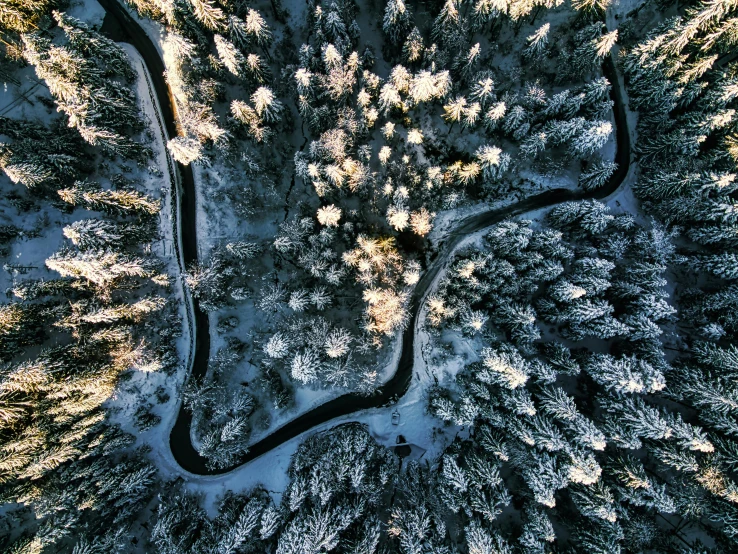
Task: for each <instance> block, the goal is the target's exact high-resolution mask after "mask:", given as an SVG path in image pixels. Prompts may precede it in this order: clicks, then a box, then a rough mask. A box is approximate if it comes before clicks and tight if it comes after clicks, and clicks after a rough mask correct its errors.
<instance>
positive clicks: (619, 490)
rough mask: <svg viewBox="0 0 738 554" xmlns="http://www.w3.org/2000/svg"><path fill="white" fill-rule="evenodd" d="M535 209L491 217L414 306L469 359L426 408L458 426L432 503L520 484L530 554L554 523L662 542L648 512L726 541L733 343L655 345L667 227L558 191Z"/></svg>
mask: <svg viewBox="0 0 738 554" xmlns="http://www.w3.org/2000/svg"><path fill="white" fill-rule="evenodd" d="M547 221H548V223H549V224H550V225H551V227H552V228H544V229H541V230H535V229H534V228H532V226H531V223H530V222H504V223H501V224H499V225H497V226H496V227H495V228H493V230H492V231H490V232H489V233H488V234H487V235H486V236H485V237H484V240H483V241H482V244H481V246H479V247H477V248H472V249H471V250H470V251H468V252H464V253H462V254H460V255H459V256H458V257H457V259H456V260H455V261H454V263H453V265H451V267H450V269H449V273H448V276H447V277H446V279H445V280H444V282H443V283H442V284H441V285H440V287H439V292H438V293H437V296H436V297H435V298H432V299H431V300H430V301H429V304H428V319H429V321H430V322H431V323H432V324H435V325H450V326H452V327H454V328H457V329H460V330H462V331H464V332H465V333H467V334H469V335H473V334H476V335H478V336H479V337H480V339H481V340H480V342H479V343H478V344H479V347H478V348H479V350H478V361H476V362H474V363H472V364H470V365H468V366H467V367H466V368H465V369H464V370H463V371H462V372H461V373H459V374H458V375H457V376H456V379H455V383H454V385H453V386H451V387H450V388H441V387H438V388H436V389H435V390H434V391H433V392H432V393H431V397H430V403H429V409H430V411H431V412H432V413H434V414H435V415H436V416H437V417H439V418H441V419H443V420H444V421H446V422H448V423H449V424H453V425H463V426H466V427H468V428H469V430H470V436H469V438H464V439H461V438H458V439H457V440H456V441H455V442H454V444H452V445H451V447H450V448H449V450H448V451H447V452H448V453H447V454H446V455H445V456H444V458H443V460H442V468H443V478H442V479H441V486H442V489H441V490H443V491H445V492H444V494H445V495H446V496H445V497H444V500H445V501H446V502H447V505H448V506H449V507H450V508H451V509H452V511H454V512H458V513H459V514H461V513H464V514H466V516H467V517H468V518H470V522H471V523H473V522H474V521H475V518H478V519H480V520H484V519H486V520H487V521H493V520H497V518H498V516H499V515H500V514H501V513H502V512H503V511H504V509H505V506H507V505H508V504H509V503H510V502H511V500H512V499H513V498H515V497H517V496H518V495H520V496H521V498H522V499H525V504H524V509H523V512H524V514H523V515H524V517H523V521H526V518H531V520H530V523H525V524H524V525H523V528H522V533H523V534H522V536H521V537H520V539H519V540H520V541H521V546H522V547H524V548H535V549H536V550H535V551H542V550H540V549H543V548H545V543H546V542H551V541H553V540H556V541H557V543H560V542H561V541H563V540H564V539H563V538H562V537H563V535H562V532H561V531H558V529H561V528H568V529H569V531H568V533H567V536H568V539H567V540H568V542H570V543H571V544H574V545H580V547H586V548H587V549H588V550H591V551H594V552H616V551H621V550H623V551H640V550H642V549H646V548H651V547H656V545H658V544H661V545H662V547H665V543H664V542H663V541H665V540H667V539H666V537H665V535H663V534H662V531H661V530H659V528H660V527H661V523H660V522H663V521H672V522H676V521H679V522H680V523H681V527H682V528H683V529H684V530H689V529H690V528H693V529H694V528H697V527H698V526H699V527H702V526H707V527H706V529H707V534H708V535H709V536H710V537H711V538H710V540H712V541H715V542H716V543H717V544H723V545H725V548H728V549H729V547H728V546H727V545H728V544H732V541H734V540H735V529H734V528H733V527H732V526H731V525H730V524H729V523H728V522H729V521H730V520H731V518H732V517H733V516H732V515H730V514H734V513H735V510H736V507H735V505H734V503H735V493H734V490H735V486H736V485H735V482H734V480H733V478H732V469H731V468H732V467H733V460H734V456H735V448H736V445H735V443H734V442H733V440H732V438H730V436H729V434H730V431H727V429H728V428H731V427H732V419H730V418H731V417H732V416H730V415H728V414H729V413H730V412H731V410H730V409H729V408H727V405H729V404H730V403H731V400H730V399H731V398H732V393H731V392H730V390H729V389H728V388H726V383H727V381H726V380H729V379H730V377H729V376H730V375H731V374H732V373H731V372H732V371H733V370H732V369H731V364H732V362H730V361H729V360H732V359H733V358H734V357H735V348H734V347H733V346H729V347H727V348H726V347H723V346H720V345H717V344H710V343H705V342H694V343H693V344H691V347H690V348H689V349H688V350H687V351H686V352H685V354H686V355H687V356H685V357H680V358H677V359H673V357H672V356H668V357H667V355H666V351H665V350H664V344H663V343H664V340H665V339H664V337H668V336H670V335H673V334H674V332H675V330H677V329H678V328H679V327H677V326H676V325H675V323H676V322H677V310H676V309H675V307H674V305H673V299H672V298H670V295H669V294H668V293H667V291H666V289H665V287H666V286H667V280H666V278H665V276H666V275H667V271H668V269H669V267H670V266H671V267H673V266H674V264H675V263H677V262H680V261H681V260H682V257H681V256H679V255H677V253H676V246H675V244H674V240H675V234H674V233H671V232H668V231H667V230H666V229H665V228H664V227H662V226H660V225H658V224H652V225H651V226H650V228H645V227H642V226H640V225H637V224H636V223H635V222H634V220H633V218H632V217H631V216H630V215H627V214H623V215H611V214H609V213H608V209H607V207H606V206H604V205H603V204H600V203H597V202H580V203H574V202H572V203H564V204H561V205H559V206H557V207H556V208H554V209H553V210H551V211H550V212H549V213H548V215H547ZM545 324H548V325H553V327H550V328H548V329H546V327H545ZM669 342H670V343H671V344H674V343H673V342H672V340H669ZM708 391H709V392H708ZM708 398H709V399H708ZM718 406H719V407H718ZM684 408H687V409H686V410H685V409H684ZM726 431H727V432H728V434H727V435H726ZM510 469H511V470H513V471H509V470H510ZM480 472H482V473H481V474H482V475H484V476H485V479H483V481H482V482H481V483H479V484H477V483H476V482H475V479H478V477H477V476H478V475H480ZM500 475H504V476H506V478H501V477H500ZM487 487H490V488H489V489H488V488H487ZM485 491H488V492H485ZM480 494H482V495H483V496H482V497H481V498H479V497H478V495H480ZM562 504H563V505H564V506H566V509H564V510H561V509H559V507H560V506H562ZM516 507H517V506H516ZM572 509H573V510H576V512H578V513H579V514H581V516H583V517H584V518H585V521H586V522H587V523H586V525H584V526H582V524H581V520H572V519H571V513H572V512H571V510H572ZM576 512H574V513H576ZM574 521H576V523H574ZM528 526H530V527H528ZM644 526H647V527H649V528H650V532H649V533H645V534H644V533H643V528H644ZM554 529H557V531H556V532H554ZM470 532H471V530H470V528H467V534H468V533H470ZM672 546H674V547H675V546H676V545H672Z"/></svg>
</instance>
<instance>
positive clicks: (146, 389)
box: [111, 43, 194, 457]
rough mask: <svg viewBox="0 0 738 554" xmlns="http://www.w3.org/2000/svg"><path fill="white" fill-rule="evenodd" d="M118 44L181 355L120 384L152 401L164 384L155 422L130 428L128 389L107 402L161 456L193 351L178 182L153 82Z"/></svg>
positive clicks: (130, 52) (136, 55)
mask: <svg viewBox="0 0 738 554" xmlns="http://www.w3.org/2000/svg"><path fill="white" fill-rule="evenodd" d="M121 46H122V47H123V48H124V49H125V51H126V53H127V54H128V56H129V57H130V59H131V65H132V66H133V68H134V69H135V71H136V74H137V76H138V78H137V80H136V96H137V98H138V102H139V106H140V109H141V113H142V115H143V117H144V120H145V121H146V123H147V126H148V130H149V131H150V133H151V136H152V137H153V140H152V141H151V142H150V143H149V147H150V148H151V149H152V151H153V153H154V155H153V159H152V164H153V165H152V167H154V168H156V170H150V171H142V172H140V173H139V175H138V176H137V177H138V180H139V182H140V186H141V190H142V191H143V192H146V193H147V194H148V195H150V196H152V197H153V198H158V199H160V201H161V211H160V212H159V233H160V237H161V240H159V241H157V242H155V243H153V244H152V252H153V253H155V254H156V255H157V257H158V258H159V259H161V260H163V261H164V262H165V264H166V265H165V270H166V273H167V274H168V275H169V276H170V277H171V296H172V299H173V301H175V302H176V303H177V306H176V309H177V311H178V313H179V317H180V320H181V321H182V335H181V336H180V337H179V338H178V339H177V351H178V352H179V356H180V360H181V363H180V364H179V366H178V368H179V369H178V371H177V373H175V374H174V375H171V376H168V375H166V374H164V373H161V372H159V373H149V372H143V371H134V374H133V377H132V378H131V379H130V380H129V381H127V382H126V385H125V389H130V390H132V391H134V390H136V391H138V394H140V396H141V397H142V398H146V399H150V401H152V402H153V399H154V391H155V390H156V389H157V388H158V387H164V389H165V391H166V393H167V394H168V395H169V401H168V402H166V403H165V404H163V405H160V406H156V405H155V407H154V409H153V410H152V411H153V412H154V413H156V414H157V415H159V416H160V417H161V418H162V420H161V423H160V424H159V425H156V426H154V427H153V428H151V429H149V430H147V431H144V432H141V431H138V430H134V429H133V419H134V418H133V413H134V411H135V409H136V407H137V404H138V402H134V401H135V400H136V399H135V398H130V397H129V395H125V394H124V395H119V396H118V397H117V398H115V399H114V400H113V401H112V402H111V405H112V406H114V407H116V408H119V409H120V411H118V412H117V413H116V415H115V419H114V420H115V421H117V422H118V423H120V424H121V426H122V427H123V428H124V429H126V430H128V431H131V432H134V434H136V435H137V436H138V437H139V441H141V442H143V443H146V444H148V445H150V446H151V447H152V449H153V451H154V456H155V457H159V456H161V455H162V453H163V452H165V454H164V455H166V456H171V453H170V451H169V432H170V431H171V429H172V426H173V425H174V422H175V420H176V418H177V413H178V411H179V404H180V400H181V396H182V391H181V388H182V384H183V382H184V380H185V379H186V372H187V371H188V370H189V367H190V360H191V359H192V356H193V355H194V352H192V326H191V325H192V323H191V322H192V320H191V317H192V316H191V310H192V307H191V299H190V297H189V294H187V293H186V291H185V288H184V283H183V281H182V278H181V276H182V273H181V263H182V262H181V260H180V259H178V256H177V252H181V251H182V249H181V245H180V246H179V248H175V241H177V242H179V241H180V233H179V229H176V228H175V226H174V221H173V220H172V215H173V214H174V213H177V212H178V207H177V203H178V200H179V199H178V196H177V195H176V194H174V195H173V192H174V191H175V190H176V188H177V187H179V183H177V182H174V183H173V182H172V180H171V179H172V175H174V176H175V179H176V178H177V173H176V172H173V173H170V171H169V170H168V168H169V167H170V165H171V160H170V159H169V155H168V153H167V150H166V140H167V137H166V131H165V129H164V128H163V126H162V125H161V123H160V122H163V120H162V115H161V108H160V107H159V104H158V101H157V99H156V95H155V94H153V92H152V91H153V87H152V85H151V79H150V77H149V75H148V71H147V69H146V66H145V64H144V62H143V59H142V58H141V56H140V55H139V53H138V51H137V50H136V49H135V48H134V47H132V46H131V45H129V44H125V43H121ZM177 223H178V222H177ZM188 304H189V309H188ZM160 451H161V452H160Z"/></svg>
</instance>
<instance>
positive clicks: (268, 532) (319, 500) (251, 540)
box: [151, 424, 399, 554]
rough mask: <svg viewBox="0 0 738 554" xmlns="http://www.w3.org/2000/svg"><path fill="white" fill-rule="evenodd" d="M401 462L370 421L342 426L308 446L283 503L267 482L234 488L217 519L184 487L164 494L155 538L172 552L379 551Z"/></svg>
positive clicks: (294, 466) (296, 461) (295, 462)
mask: <svg viewBox="0 0 738 554" xmlns="http://www.w3.org/2000/svg"><path fill="white" fill-rule="evenodd" d="M398 467H399V464H398V459H397V458H396V457H395V456H394V454H392V453H391V452H390V451H389V450H387V449H385V448H384V447H382V446H379V445H378V444H377V443H376V442H375V441H374V439H372V438H371V436H369V434H368V433H367V432H366V430H365V429H364V428H362V427H361V426H359V425H355V424H354V425H344V426H340V427H338V428H336V429H332V430H331V431H329V432H326V433H322V434H318V435H313V436H311V437H310V438H308V439H307V440H306V441H305V442H304V443H303V444H301V445H300V447H299V448H298V449H297V451H296V452H295V454H294V455H293V457H292V462H291V464H290V468H289V477H290V483H289V485H288V487H287V490H285V493H284V494H283V496H282V501H281V503H280V504H279V505H278V506H275V505H274V504H273V502H272V501H271V499H270V498H269V496H268V495H267V494H266V492H265V491H263V490H262V489H256V490H254V491H251V492H250V493H248V494H240V495H234V494H232V493H227V494H226V495H225V497H224V498H223V499H221V501H220V503H219V507H218V516H217V517H216V518H215V519H214V520H210V519H208V517H207V516H206V514H205V511H204V510H203V509H202V508H201V507H200V505H199V499H198V498H197V497H196V496H194V495H192V494H191V493H187V492H185V491H183V490H181V489H177V490H174V491H173V494H167V495H161V502H160V504H159V512H158V520H157V523H156V525H155V526H154V528H153V530H152V533H151V542H152V544H153V545H154V546H155V547H156V548H157V551H158V552H163V553H171V554H174V553H177V554H179V553H195V552H213V551H216V552H238V551H244V550H247V549H254V550H257V549H260V550H263V549H264V548H267V549H269V550H270V551H273V552H278V553H279V554H290V553H294V554H297V553H305V552H311V553H316V554H317V553H318V552H327V551H331V550H335V549H337V548H340V547H341V546H342V545H344V544H352V545H355V548H356V549H357V551H359V552H374V551H375V550H376V548H377V546H378V544H379V543H380V541H382V535H383V534H384V530H383V522H382V516H381V515H380V514H382V513H383V512H384V511H385V510H386V509H387V508H388V507H389V506H388V496H387V492H388V491H389V490H391V487H392V485H393V483H394V482H395V480H396V478H397V471H398Z"/></svg>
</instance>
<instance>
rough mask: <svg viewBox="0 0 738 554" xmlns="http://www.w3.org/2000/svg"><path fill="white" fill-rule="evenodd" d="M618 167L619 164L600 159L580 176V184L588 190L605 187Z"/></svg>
mask: <svg viewBox="0 0 738 554" xmlns="http://www.w3.org/2000/svg"><path fill="white" fill-rule="evenodd" d="M617 168H618V164H616V163H614V162H608V161H605V160H600V161H598V162H596V163H594V164H593V165H592V167H591V168H588V169H587V171H586V172H583V173H582V174H581V175H580V176H579V186H580V187H582V188H583V189H584V190H586V191H590V190H595V189H598V188H600V187H603V186H604V185H605V184H606V183H607V181H608V180H609V179H610V177H612V175H613V173H615V171H616V170H617Z"/></svg>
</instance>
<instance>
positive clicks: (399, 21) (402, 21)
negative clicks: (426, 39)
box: [382, 0, 422, 46]
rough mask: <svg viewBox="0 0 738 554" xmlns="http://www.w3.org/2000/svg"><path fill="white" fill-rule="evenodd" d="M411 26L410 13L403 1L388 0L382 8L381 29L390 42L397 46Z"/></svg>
mask: <svg viewBox="0 0 738 554" xmlns="http://www.w3.org/2000/svg"><path fill="white" fill-rule="evenodd" d="M411 27H412V14H411V13H410V10H409V9H408V8H407V6H406V5H405V2H404V1H403V0H388V1H387V5H386V6H385V8H384V19H383V21H382V30H383V31H384V34H385V36H386V37H387V38H388V39H389V41H390V43H391V44H393V45H394V46H399V45H400V44H401V43H402V41H403V40H404V39H405V37H407V36H408V32H409V31H410V29H411ZM415 40H417V38H416V39H415ZM421 44H422V42H421Z"/></svg>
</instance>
